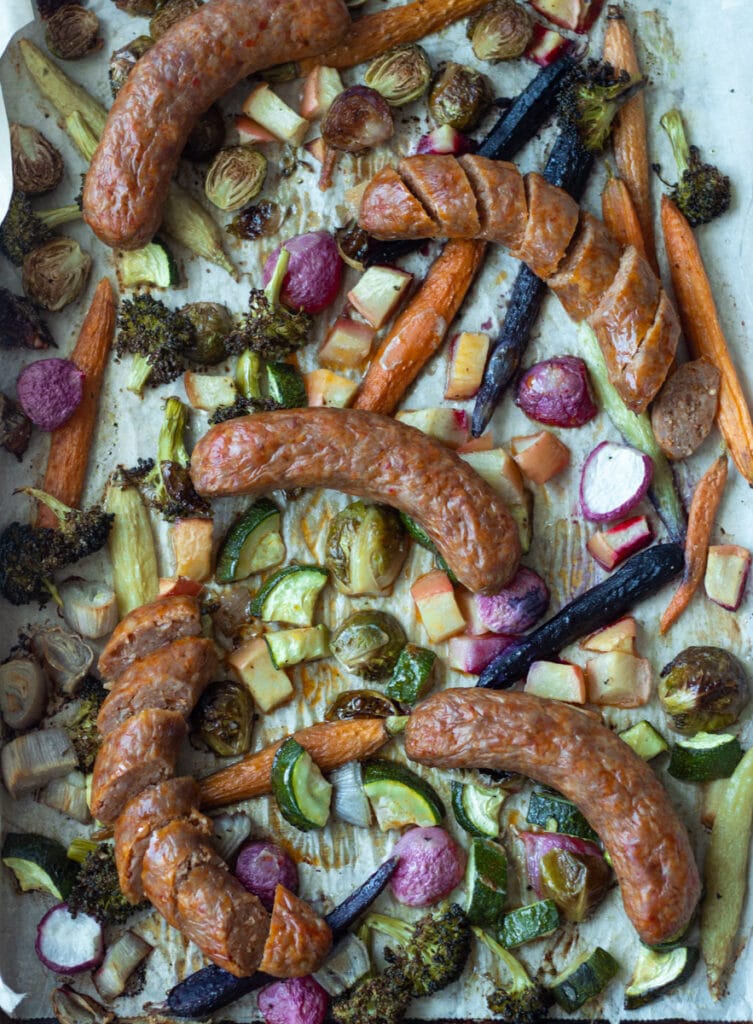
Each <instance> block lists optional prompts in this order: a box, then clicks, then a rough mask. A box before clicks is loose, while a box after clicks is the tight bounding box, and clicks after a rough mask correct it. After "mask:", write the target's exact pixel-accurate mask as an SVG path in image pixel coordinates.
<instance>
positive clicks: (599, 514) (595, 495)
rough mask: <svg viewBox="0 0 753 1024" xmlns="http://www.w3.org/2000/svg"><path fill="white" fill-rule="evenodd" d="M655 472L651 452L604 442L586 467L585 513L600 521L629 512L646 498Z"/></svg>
mask: <svg viewBox="0 0 753 1024" xmlns="http://www.w3.org/2000/svg"><path fill="white" fill-rule="evenodd" d="M653 472H654V464H653V462H652V461H651V459H650V458H649V457H648V455H644V454H643V452H639V451H638V450H637V449H636V448H631V447H630V446H629V445H626V444H615V443H614V442H613V441H602V443H601V444H600V445H597V446H596V448H594V450H593V451H592V452H591V454H590V455H589V456H588V458H587V459H586V461H585V464H584V466H583V472H582V474H581V478H580V507H581V509H582V510H583V515H584V516H585V517H586V519H591V520H593V521H594V522H597V523H605V522H609V521H611V520H612V519H619V517H620V516H624V515H627V513H628V512H630V511H631V510H632V509H633V508H635V506H636V505H637V504H638V502H639V501H641V500H642V499H643V498H644V497H645V495H646V492H647V491H648V489H649V487H650V485H651V477H652V475H653Z"/></svg>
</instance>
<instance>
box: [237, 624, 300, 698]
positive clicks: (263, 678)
mask: <svg viewBox="0 0 753 1024" xmlns="http://www.w3.org/2000/svg"><path fill="white" fill-rule="evenodd" d="M227 661H228V664H229V665H230V667H231V668H232V670H233V671H234V672H235V674H236V675H237V676H238V679H239V680H240V682H242V683H245V685H246V686H247V687H248V689H249V691H250V693H251V696H252V697H253V698H254V701H255V702H256V704H257V705H258V707H259V708H260V710H262V711H264V712H268V711H274V709H275V708H279V707H280V705H281V704H285V702H286V701H289V700H290V698H291V697H292V696H293V684H292V683H291V682H290V679H289V678H288V676H287V673H286V672H285V671H284V669H281V668H275V666H274V664H273V663H272V658H271V656H270V653H269V648H268V647H267V644H266V641H265V640H264V637H263V636H256V637H254V638H253V640H249V641H248V642H247V643H245V644H243V646H242V647H238V648H237V649H236V650H235V651H233V652H232V654H230V655H228V658H227Z"/></svg>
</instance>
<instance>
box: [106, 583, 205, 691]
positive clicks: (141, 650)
mask: <svg viewBox="0 0 753 1024" xmlns="http://www.w3.org/2000/svg"><path fill="white" fill-rule="evenodd" d="M200 633H201V610H200V608H199V602H198V601H197V600H196V598H195V597H191V596H189V595H188V594H178V595H174V596H168V597H158V598H157V599H156V600H155V601H150V602H149V604H142V605H141V606H140V607H139V608H134V609H133V611H132V612H129V613H128V615H126V617H125V618H124V619H121V620H120V622H119V623H118V624H117V626H116V627H115V629H114V631H113V633H112V636H111V637H110V639H109V640H108V641H107V643H106V644H105V648H104V650H103V651H102V653H101V654H100V656H99V662H98V663H97V668H98V669H99V672H100V674H101V675H103V676H104V677H105V679H116V678H117V677H118V676H119V675H120V674H121V672H125V671H126V669H127V668H128V667H129V665H132V664H133V663H134V662H135V661H137V660H138V659H139V658H143V657H145V656H146V655H148V654H150V653H151V652H152V651H156V650H158V649H159V648H160V647H162V646H163V644H168V643H170V642H171V641H172V640H180V639H181V637H185V636H199V634H200Z"/></svg>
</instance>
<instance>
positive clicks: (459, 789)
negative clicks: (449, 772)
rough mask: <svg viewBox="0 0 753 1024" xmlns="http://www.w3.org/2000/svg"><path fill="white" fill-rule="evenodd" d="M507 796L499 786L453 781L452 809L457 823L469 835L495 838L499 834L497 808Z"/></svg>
mask: <svg viewBox="0 0 753 1024" xmlns="http://www.w3.org/2000/svg"><path fill="white" fill-rule="evenodd" d="M507 796H508V794H507V793H506V792H505V790H504V789H501V788H496V789H491V788H487V787H486V786H477V785H474V784H473V783H470V782H465V783H464V782H453V783H452V810H453V813H454V815H455V818H456V820H457V823H458V825H460V827H461V828H463V829H465V831H466V832H467V833H468V835H470V836H481V837H482V838H486V839H496V838H497V836H498V835H499V809H500V807H501V806H502V804H503V803H504V802H505V800H506V799H507Z"/></svg>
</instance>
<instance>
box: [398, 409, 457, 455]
mask: <svg viewBox="0 0 753 1024" xmlns="http://www.w3.org/2000/svg"><path fill="white" fill-rule="evenodd" d="M395 419H396V420H400V422H401V423H407V424H408V426H410V427H415V428H416V429H417V430H420V431H421V432H422V433H424V434H428V435H429V437H435V438H436V439H437V441H441V442H442V444H446V445H447V447H448V448H458V447H459V446H460V445H462V444H465V442H466V441H467V440H468V436H469V434H470V424H469V422H468V413H467V412H465V410H464V409H448V408H446V407H442V406H439V407H436V408H433V409H406V410H404V411H403V412H399V413H397V415H396V416H395Z"/></svg>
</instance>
